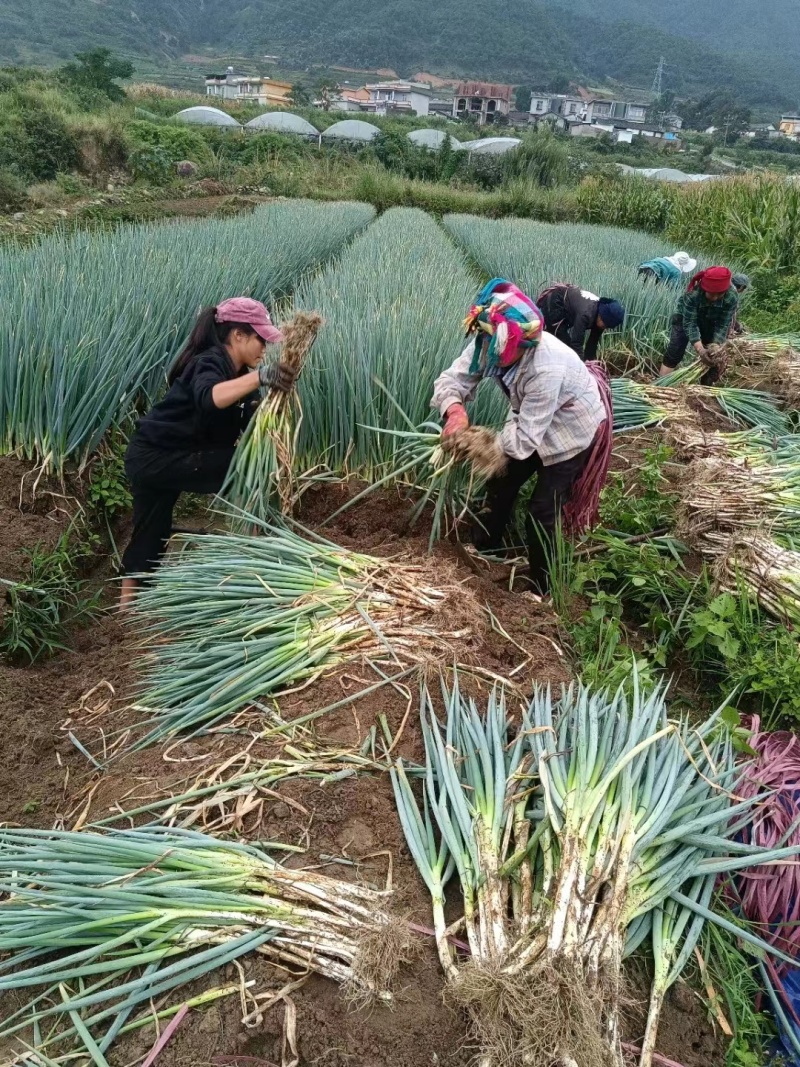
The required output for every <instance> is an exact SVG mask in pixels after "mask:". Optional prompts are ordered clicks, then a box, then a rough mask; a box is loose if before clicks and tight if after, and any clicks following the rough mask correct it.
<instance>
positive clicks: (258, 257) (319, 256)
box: [0, 201, 374, 470]
mask: <svg viewBox="0 0 800 1067" xmlns="http://www.w3.org/2000/svg"><path fill="white" fill-rule="evenodd" d="M373 214H374V212H373V210H372V208H370V207H368V206H366V205H364V204H326V205H322V204H313V203H304V202H299V201H298V202H296V203H291V202H290V203H283V204H270V205H268V206H265V207H262V208H259V209H258V210H257V211H256V212H255V213H254V214H253V215H250V216H247V217H245V218H236V219H227V220H222V219H219V220H211V221H203V222H192V223H180V224H174V223H167V224H163V223H160V224H154V225H149V226H138V227H126V228H123V229H120V230H117V231H116V232H115V233H113V234H98V233H79V234H75V235H73V236H63V235H60V236H54V237H49V238H47V239H45V240H43V241H42V242H41V243H39V244H38V245H36V246H35V247H33V248H30V249H27V250H25V251H23V252H20V251H14V250H10V249H6V250H0V293H2V304H3V320H2V324H1V325H0V452H18V453H20V454H21V455H24V456H25V457H27V458H30V459H36V460H38V461H40V462H42V463H44V464H45V465H46V466H47V467H49V468H51V469H54V470H61V469H62V468H63V465H64V462H65V460H66V459H67V458H68V457H70V458H74V459H76V460H78V461H79V462H83V461H85V459H86V458H87V456H88V455H89V453H90V452H91V451H92V450H93V449H94V448H95V447H96V446H97V445H98V443H99V442H100V440H101V438H102V437H103V435H104V433H105V432H106V431H107V430H108V428H109V426H111V425H113V424H114V422H115V421H116V420H117V419H119V418H120V417H122V416H124V415H125V414H127V413H128V412H130V411H131V409H132V407H133V404H134V402H135V400H136V398H137V396H138V395H140V393H141V392H144V393H146V394H148V395H149V396H150V397H151V398H152V397H153V396H154V395H155V394H156V393H157V392H158V391H159V390H160V388H161V387H162V385H163V382H164V373H165V370H166V368H167V367H168V366H169V364H170V363H171V361H172V359H173V358H174V356H175V354H176V352H177V351H178V349H179V347H180V345H181V343H182V341H183V339H184V338H185V336H186V335H187V333H188V332H189V330H190V328H191V324H192V321H193V319H194V316H195V315H196V313H197V310H198V309H199V308H200V307H201V306H202V305H204V304H214V303H217V302H219V301H220V300H222V299H224V298H225V297H229V296H234V295H239V294H247V295H252V296H254V297H256V298H258V299H262V300H268V301H273V300H276V299H278V298H279V297H281V296H284V295H286V294H287V293H288V291H289V290H290V289H291V287H292V286H293V285H294V284H295V283H296V282H297V280H298V278H299V276H300V275H301V274H302V273H303V272H304V271H306V270H307V269H308V268H309V267H311V266H313V265H314V264H316V263H319V262H320V261H322V260H324V259H327V258H328V257H329V256H330V255H332V253H334V252H335V251H336V250H337V249H338V248H339V247H341V245H343V244H344V242H345V241H347V240H348V238H350V237H351V236H352V235H353V234H354V233H355V232H356V231H357V230H359V229H360V228H362V227H363V226H366V225H367V223H368V222H369V221H370V219H371V218H372V217H373Z"/></svg>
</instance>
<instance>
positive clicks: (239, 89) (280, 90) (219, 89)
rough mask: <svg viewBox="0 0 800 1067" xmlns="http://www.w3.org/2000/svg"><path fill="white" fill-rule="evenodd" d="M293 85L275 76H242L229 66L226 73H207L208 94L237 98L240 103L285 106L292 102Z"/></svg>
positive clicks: (222, 97) (229, 98) (224, 97)
mask: <svg viewBox="0 0 800 1067" xmlns="http://www.w3.org/2000/svg"><path fill="white" fill-rule="evenodd" d="M291 95H292V87H291V85H290V84H289V82H281V81H275V80H274V79H273V78H261V77H258V76H257V75H254V76H252V77H246V76H241V75H238V74H235V73H234V70H233V67H228V69H227V70H226V72H225V73H224V74H207V75H206V96H214V97H217V99H222V100H237V101H239V102H240V103H250V104H259V105H260V106H261V107H271V106H275V107H282V106H283V107H285V106H286V105H288V104H290V103H291Z"/></svg>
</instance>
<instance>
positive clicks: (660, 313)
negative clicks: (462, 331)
mask: <svg viewBox="0 0 800 1067" xmlns="http://www.w3.org/2000/svg"><path fill="white" fill-rule="evenodd" d="M444 224H445V226H446V227H447V229H448V230H449V231H450V233H451V234H452V235H453V237H454V238H455V239H456V240H457V241H458V242H459V243H460V244H461V245H462V246H463V247H464V249H465V250H466V251H467V253H468V254H469V255H470V256H471V257H472V258H473V259H474V260H475V261H476V262H477V263H478V264H479V265H480V266H481V268H482V269H483V270H484V271H485V272H486V274H488V275H490V276H500V277H503V278H509V279H510V280H511V281H513V282H515V283H516V284H517V285H519V286H520V287H521V288H522V289H524V290H525V292H527V293H529V294H530V295H531V296H532V297H533V298H534V299H535V298H536V296H537V295H538V294H539V293H540V292H541V291H542V290H543V289H545V288H546V287H547V286H548V285H552V284H553V283H554V282H571V283H572V284H574V285H579V286H581V287H582V288H584V289H588V290H590V291H591V292H593V293H596V294H597V296H608V297H612V298H614V299H616V300H619V301H620V302H621V303H622V304H624V306H625V308H626V311H627V315H626V319H625V325H624V327H623V329H622V330H615V331H614V332H613V333H611V334H609V337H610V341H611V343H612V344H617V343H619V342H620V341H621V342H622V343H623V344H627V345H629V346H630V347H631V348H633V349H635V350H637V351H638V352H639V353H640V354H650V353H651V352H652V351H653V350H655V349H659V350H663V347H664V345H665V343H666V335H667V331H668V328H669V322H670V318H671V316H672V315H673V314H674V312H675V307H676V304H677V301H678V296H679V290H678V289H674V288H672V287H671V286H667V285H653V284H652V283H645V282H644V281H643V280H642V279H641V278H640V277H639V274H638V268H639V265H640V264H641V263H644V262H646V261H647V260H649V259H652V258H653V257H654V256H663V255H669V254H670V253H671V252H673V251H674V248H673V247H672V246H671V245H670V244H668V243H667V242H665V241H664V240H660V239H658V238H655V237H651V236H650V235H648V234H644V233H638V232H635V231H630V230H619V229H613V228H611V227H607V226H591V225H586V224H583V223H581V224H576V223H562V224H559V225H556V226H554V225H551V224H550V223H545V222H529V221H520V220H519V219H504V220H502V221H499V222H497V221H492V220H489V219H478V218H474V217H471V216H468V215H448V216H446V218H445V220H444Z"/></svg>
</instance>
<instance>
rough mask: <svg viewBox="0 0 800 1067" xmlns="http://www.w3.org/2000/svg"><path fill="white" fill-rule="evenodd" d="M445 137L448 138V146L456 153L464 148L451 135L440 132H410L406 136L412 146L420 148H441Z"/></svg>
mask: <svg viewBox="0 0 800 1067" xmlns="http://www.w3.org/2000/svg"><path fill="white" fill-rule="evenodd" d="M446 137H449V138H450V146H451V147H452V148H453V149H454V150H455V151H456V152H458V151H461V150H462V149H463V148H464V145H463V144H462V143H461V142H460V141H457V140H456V139H455V137H453V135H452V134H450V133H443V132H442V131H441V130H412V131H411V133H410V134H409V135H408V139H409V141H413V143H414V144H416V145H420V146H421V147H422V148H441V147H442V145H443V144H444V141H445V138H446Z"/></svg>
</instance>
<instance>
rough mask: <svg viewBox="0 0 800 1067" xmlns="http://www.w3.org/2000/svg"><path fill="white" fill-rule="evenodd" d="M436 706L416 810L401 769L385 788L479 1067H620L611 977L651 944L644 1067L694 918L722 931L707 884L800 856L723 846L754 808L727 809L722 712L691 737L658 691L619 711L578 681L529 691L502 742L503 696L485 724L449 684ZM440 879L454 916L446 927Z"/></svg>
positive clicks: (429, 707)
mask: <svg viewBox="0 0 800 1067" xmlns="http://www.w3.org/2000/svg"><path fill="white" fill-rule="evenodd" d="M443 695H444V703H445V719H444V721H439V720H438V719H437V717H436V715H435V713H434V710H433V701H432V699H431V697H430V695H429V694H428V692H427V691H426V692H424V693H423V698H422V707H421V718H422V725H423V736H424V741H425V755H426V764H427V766H426V778H425V791H424V796H423V803H422V805H421V806H420V804H419V802H418V800H417V799H416V797H415V795H414V793H413V792H412V790H411V787H410V785H409V782H408V780H407V778H406V773H405V770H404V768H403V764H402V762H401V761H398V763H397V764H396V766H395V768H394V769H393V771H392V780H393V783H394V788H395V798H396V801H397V806H398V811H399V813H400V819H401V822H402V825H403V829H404V831H405V835H406V839H407V841H408V845H409V849H410V851H411V853H412V855H413V856H414V859H415V861H416V863H417V866H418V868H419V870H420V873H421V875H422V877H423V879H424V881H425V883H426V885H427V887H428V890H429V892H430V894H431V898H432V901H433V921H434V929H435V934H436V942H437V946H438V951H439V958H440V960H441V964H442V967H443V969H444V972H445V974H446V976H447V979H448V988H449V990H450V994H451V997H452V999H453V1001H454V1002H455V1003H456V1004H458V1005H459V1006H461V1007H462V1008H464V1009H465V1010H466V1011H467V1012H468V1014H469V1017H470V1019H471V1022H472V1026H473V1031H474V1037H475V1040H476V1042H477V1044H478V1045H479V1047H480V1049H481V1058H480V1061H479V1062H480V1063H481V1064H482V1067H494V1065H499V1064H503V1065H507V1064H513V1065H515V1067H516V1065H520V1067H522V1065H530V1067H551V1065H553V1064H562V1065H563V1064H570V1065H573V1067H622V1064H623V1054H622V1047H621V1039H620V1010H621V1001H622V982H623V979H622V964H623V960H624V958H625V957H626V956H628V955H630V954H631V953H632V952H634V951H635V950H636V949H638V948H639V947H640V946H642V945H643V944H647V943H650V944H651V946H652V952H653V957H654V978H653V983H652V989H651V999H650V1012H649V1017H648V1023H647V1028H646V1033H645V1037H644V1041H643V1047H642V1053H641V1060H640V1064H641V1067H650V1065H651V1064H652V1062H653V1053H654V1051H655V1043H656V1035H657V1028H658V1019H659V1014H660V1011H661V1006H662V1004H663V1001H664V996H665V994H666V992H667V990H668V988H669V987H670V985H672V983H674V982H675V980H676V979H677V978H678V976H679V975H680V973H681V971H682V970H683V967H684V966H685V964H686V962H687V960H688V958H689V956H690V955H691V952H692V950H693V948H694V946H695V944H696V943H697V940H698V938H699V936H700V934H701V932H702V927H703V923H704V922H706V921H714V922H717V923H719V924H721V925H723V926H724V925H725V922H726V920H725V919H724V917H722V916H719V915H716V914H715V913H714V912H713V911H712V910H711V909H710V902H711V897H712V893H713V890H714V886H715V883H716V879H717V876H718V875H719V874H721V873H725V872H730V871H734V870H739V869H743V868H748V867H752V866H754V865H756V864H761V863H770V862H775V861H776V860H778V859H786V858H788V857H790V856H795V855H797V854H798V852H800V846H795V847H791V848H786V849H780V848H774V849H763V848H759V847H757V846H749V845H743V844H741V843H740V842H738V841H737V840H736V835H737V833H739V832H740V831H741V829H742V828H743V827H744V826H745V825H747V824H748V822H749V821H750V820H751V819H752V818H753V815H754V811H755V808H754V805H755V803H756V800H757V799H758V798H757V797H750V798H749V799H748V800H746V801H744V802H738V798H737V792H736V790H737V784H738V781H739V779H740V777H741V774H742V769H741V768H740V767H738V766H737V764H736V760H735V752H734V749H733V746H732V743H731V740H730V738H729V737H728V736H727V735H726V733H725V731H724V730H721V729H720V721H719V714H720V713H719V712H718V713H716V714H714V715H712V716H711V718H710V719H708V721H707V722H705V723H703V724H701V725H699V726H696V725H693V724H690V723H689V722H688V720H681V721H678V722H671V721H669V719H668V718H667V709H666V705H665V699H664V690H663V688H661V687H657V688H655V689H653V690H651V691H650V692H641V691H640V690H639V689H638V686H637V685H636V682H635V680H634V690H633V695H632V698H631V699H630V700H628V698H627V697H626V696H625V695H624V693H623V692H622V690H620V691H618V692H617V693H616V695H614V696H611V695H609V694H607V693H605V692H603V691H591V690H589V689H586V688H584V687H583V686H577V687H572V688H570V689H569V690H567V691H566V692H564V693H563V694H562V696H561V698H560V699H553V697H552V696H551V693H550V691H549V690H545V689H542V688H538V689H537V690H536V691H535V693H534V696H533V700H532V701H531V703H530V706H529V707H528V709H527V711H523V713H522V722H521V726H520V728H519V729H516V730H515V729H513V728H512V727H511V725H510V723H509V721H508V715H507V711H506V703H505V699H504V696H503V694H502V692H500V691H495V692H494V693H493V694H492V696H491V697H490V699H489V702H488V708H487V710H486V712H485V713H482V712H480V711H479V710H478V708H477V706H476V704H475V703H474V702H473V701H471V700H465V699H464V698H463V697H462V696H461V694H460V692H459V689H458V681H457V679H456V684H455V687H454V688H453V690H452V691H448V690H447V688H446V687H445V686H444V685H443ZM454 874H455V875H456V876H457V878H458V882H459V885H460V893H461V904H462V908H461V916H460V917H459V918H458V919H457V920H456V921H455V922H452V923H450V925H448V923H447V919H446V918H445V910H444V899H445V890H446V887H447V883H448V881H449V879H450V878H451V877H452V876H453V875H454ZM737 932H738V928H737ZM741 936H742V937H744V938H745V939H746V940H750V941H751V942H753V943H758V944H759V946H760V947H761V948H764V947H765V946H764V943H763V942H761V941H760V940H759V939H758V938H757V937H755V935H754V934H752V933H750V932H749V931H744V932H743V933H741ZM455 938H465V939H466V942H465V943H464V942H463V941H455ZM778 955H779V957H780V953H778ZM780 958H783V957H780ZM787 958H788V957H787Z"/></svg>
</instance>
